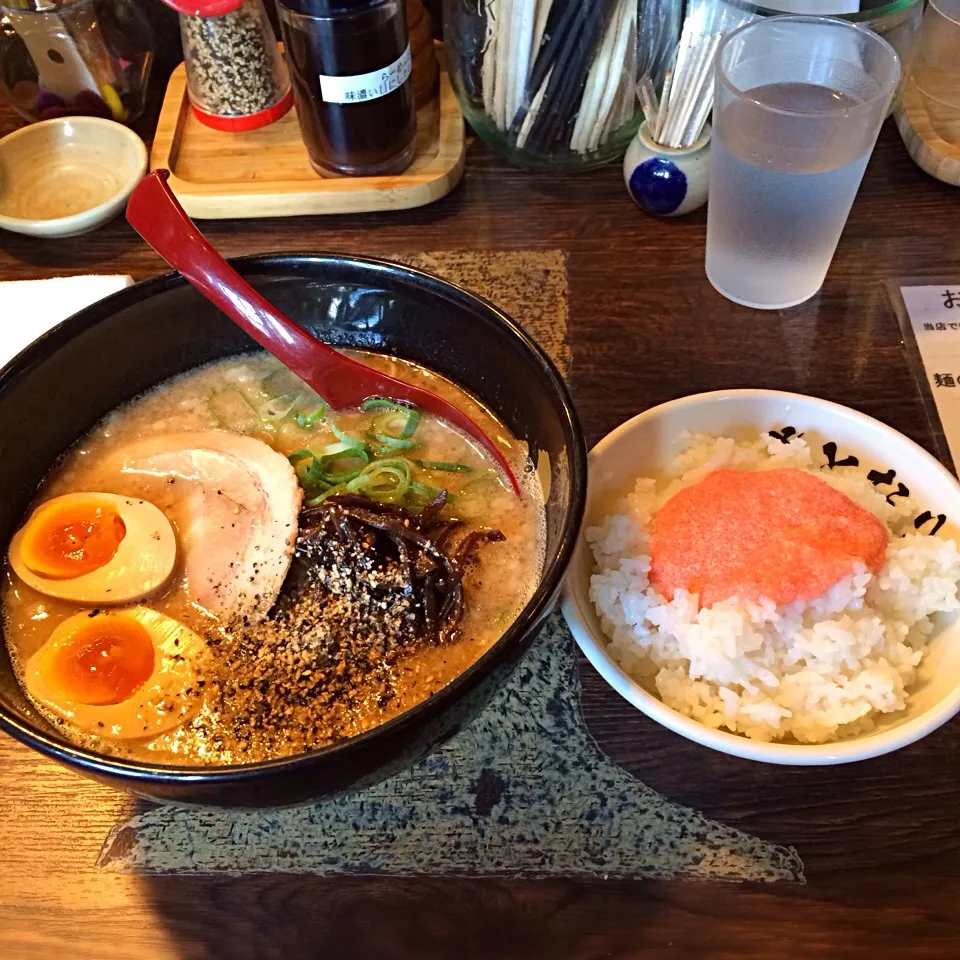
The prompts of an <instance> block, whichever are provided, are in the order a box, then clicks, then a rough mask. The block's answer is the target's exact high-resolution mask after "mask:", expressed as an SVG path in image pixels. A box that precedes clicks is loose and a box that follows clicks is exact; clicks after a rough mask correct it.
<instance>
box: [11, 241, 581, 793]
mask: <svg viewBox="0 0 960 960" xmlns="http://www.w3.org/2000/svg"><path fill="white" fill-rule="evenodd" d="M228 262H229V263H230V264H231V265H232V266H233V267H234V269H236V270H237V272H238V273H239V274H240V275H241V276H244V275H246V274H247V273H254V272H258V271H259V272H267V273H270V272H271V271H279V270H281V269H287V270H289V268H291V267H295V266H298V265H299V266H331V267H336V266H342V265H351V266H358V267H360V268H366V269H370V270H372V271H373V273H374V274H375V275H377V276H393V277H396V276H398V275H399V276H402V277H404V279H405V280H407V281H413V282H416V283H417V284H419V285H421V286H426V287H427V288H429V289H431V290H433V291H435V292H442V293H444V294H445V295H448V296H452V298H453V299H454V300H457V301H460V302H464V301H466V302H468V303H472V304H473V305H479V306H480V307H482V308H483V309H484V311H485V312H486V313H487V314H488V315H490V316H491V317H492V318H493V319H495V320H497V321H499V323H500V324H501V326H503V327H504V328H505V329H506V331H507V332H508V333H510V334H512V338H513V340H514V342H515V343H517V344H518V345H519V346H520V347H521V348H526V350H527V351H529V353H530V354H531V355H532V356H533V359H534V360H535V361H536V362H537V364H538V365H539V366H540V368H541V370H542V372H543V373H544V374H545V375H546V379H547V380H548V382H550V383H551V384H552V386H553V388H554V390H555V392H556V395H557V396H558V398H559V399H560V401H561V405H562V408H563V430H564V434H565V435H566V441H567V458H568V470H569V474H570V505H571V508H570V513H569V514H568V516H567V519H566V521H565V523H564V529H563V532H562V535H561V538H560V543H559V545H558V548H557V551H556V554H555V556H554V559H553V560H552V562H549V563H548V565H547V567H546V568H545V570H544V573H543V576H542V577H541V580H540V584H539V586H538V587H537V589H536V591H535V592H534V594H533V596H532V597H531V598H530V600H529V601H528V602H527V604H526V606H525V607H524V608H523V610H521V611H520V614H519V616H518V617H517V619H516V620H514V622H513V623H512V624H511V625H510V627H509V628H508V629H507V630H506V632H505V633H504V634H503V635H502V636H501V637H500V639H499V640H497V642H496V643H494V644H493V646H491V647H490V648H489V649H488V650H487V651H486V652H485V653H484V654H483V655H482V656H481V657H479V658H478V659H477V660H476V661H475V662H474V663H473V664H472V665H471V666H470V667H468V668H467V669H466V670H465V671H464V672H463V673H461V674H459V675H458V676H457V677H455V678H454V679H453V680H452V681H451V682H450V683H448V684H447V685H446V686H445V687H443V688H442V689H440V690H438V691H437V692H436V693H435V694H433V695H432V696H431V697H428V698H427V699H426V700H423V701H421V702H420V703H418V704H416V705H415V706H413V707H411V708H410V709H409V710H404V711H403V712H402V713H400V714H398V715H397V716H396V717H393V718H391V719H390V720H388V721H386V722H385V723H381V724H378V725H377V726H375V727H372V728H371V729H369V730H366V731H364V732H363V733H360V734H357V735H356V736H354V737H348V738H347V739H345V740H341V741H338V742H336V743H332V744H330V745H328V746H325V747H319V748H317V749H314V750H308V751H305V752H304V753H297V754H292V755H291V756H289V757H279V758H276V759H273V760H262V761H258V762H256V763H247V764H224V765H222V766H211V767H200V766H174V765H167V764H150V763H145V762H142V761H137V760H127V759H123V758H117V757H110V756H107V755H105V754H100V753H95V752H94V751H92V750H86V749H84V748H82V747H77V746H74V745H72V744H65V743H62V742H60V741H58V740H54V739H53V738H52V737H50V736H48V735H46V734H45V733H44V732H43V731H42V730H39V729H37V728H36V727H34V726H33V725H28V724H26V723H23V722H22V721H20V720H19V719H18V718H17V717H16V716H13V715H11V713H10V711H8V710H7V708H6V707H5V706H3V705H2V704H0V729H2V730H4V731H5V732H7V733H9V734H10V735H11V736H13V737H14V738H15V739H17V740H19V741H21V742H22V743H25V744H27V745H28V746H30V747H32V748H33V749H35V750H37V751H38V752H40V753H42V754H44V755H46V756H48V757H52V758H53V759H56V760H61V761H64V762H67V763H69V764H70V765H72V766H74V767H77V768H80V769H82V770H84V771H86V772H89V773H92V774H95V775H99V776H106V777H115V778H122V779H124V780H127V781H139V782H144V783H164V784H191V783H194V784H197V783H199V784H204V785H209V786H215V785H228V784H237V783H243V782H245V781H251V780H259V779H260V778H261V777H262V776H263V775H264V774H271V773H278V772H289V771H290V769H291V768H295V767H297V766H299V765H300V764H303V763H306V762H310V761H313V760H316V759H318V758H320V757H324V758H325V759H329V758H333V757H334V756H335V755H337V754H348V753H351V752H353V751H355V750H358V749H362V748H363V747H364V745H365V744H366V743H367V742H368V741H369V740H371V739H373V738H375V737H382V736H384V735H385V734H388V733H392V732H394V731H397V730H402V728H403V727H405V726H407V725H409V724H411V723H413V722H414V721H416V720H417V719H418V717H419V716H420V715H421V714H422V713H424V712H425V711H426V710H427V709H428V707H429V709H431V710H433V709H434V708H435V707H436V705H437V704H438V703H439V704H440V708H441V709H442V707H443V705H444V703H446V702H447V701H451V700H454V699H456V697H457V696H458V693H459V690H460V688H461V687H463V686H465V685H466V684H468V683H469V681H470V679H471V678H472V677H473V676H474V675H475V674H477V673H479V672H481V671H482V669H483V665H484V664H485V663H486V662H487V661H488V660H489V659H491V658H495V657H496V656H497V655H498V654H499V652H500V651H502V650H503V649H504V648H505V647H507V646H509V645H510V644H511V643H516V642H518V641H519V638H520V635H521V634H522V633H523V632H524V631H525V630H526V629H527V628H528V627H529V626H530V625H532V624H536V623H537V622H538V621H539V620H540V619H542V617H543V616H545V615H546V613H548V612H549V605H550V604H552V602H553V601H554V599H555V595H556V593H557V591H558V590H559V588H560V586H561V583H562V580H563V577H564V576H565V574H566V571H567V568H568V566H569V564H570V560H571V558H572V556H573V551H574V548H575V546H576V543H577V538H578V536H579V533H580V527H581V524H582V522H583V514H584V510H585V507H586V487H587V446H586V440H585V438H584V435H583V430H582V428H581V426H580V420H579V417H578V415H577V412H576V408H575V406H574V404H573V399H572V397H571V395H570V390H569V388H568V386H567V384H566V381H565V380H564V379H563V376H562V375H561V374H560V372H559V370H558V369H557V367H556V365H555V364H554V362H553V360H551V358H550V357H549V355H548V354H547V353H546V352H545V351H544V349H543V348H542V347H541V346H540V344H539V343H537V342H536V340H534V339H533V337H531V336H530V335H529V334H528V333H527V332H526V331H525V330H523V328H522V327H520V325H519V324H518V323H517V322H516V321H515V320H513V319H512V318H511V317H510V316H508V315H507V314H506V313H504V312H503V311H502V310H501V309H500V308H499V307H497V306H496V305H495V304H493V303H491V302H490V301H489V300H487V299H486V298H485V297H481V296H480V295H479V294H476V293H473V292H472V291H470V290H467V289H466V288H465V287H462V286H460V285H459V284H456V283H452V282H451V281H449V280H444V279H443V278H441V277H438V276H436V275H435V274H432V273H429V272H427V271H425V270H420V269H418V268H416V267H410V266H407V265H406V264H402V263H397V262H396V261H392V260H386V259H380V258H376V257H362V256H353V255H348V254H338V253H328V252H318V253H297V252H291V253H267V254H252V255H247V256H242V257H231V258H229V261H228ZM178 286H181V287H185V286H187V281H186V280H184V279H183V277H182V276H181V275H180V274H179V273H178V272H176V271H171V272H169V273H163V274H159V275H157V276H155V277H150V278H148V279H146V280H141V281H140V282H138V283H134V284H132V285H131V286H129V287H126V288H124V289H123V290H120V291H118V292H117V293H113V294H111V295H109V296H108V297H105V298H104V299H102V300H99V301H97V302H96V303H94V304H92V305H90V306H89V307H86V308H84V309H83V310H80V311H78V312H77V313H75V314H73V315H72V316H70V317H68V318H67V319H66V320H64V321H62V322H61V323H59V324H57V325H56V326H55V327H52V328H51V329H50V330H49V331H47V332H46V333H44V334H43V335H42V336H40V337H39V338H38V339H36V340H35V341H33V343H31V344H30V345H29V346H27V347H25V348H24V349H23V350H22V351H21V352H20V353H18V354H17V355H16V356H15V357H14V358H13V359H12V360H10V361H9V362H8V363H7V364H5V365H4V366H3V367H2V368H0V399H2V396H3V393H4V387H5V385H6V384H7V382H8V381H9V380H11V379H12V378H14V377H18V376H21V375H23V374H24V373H25V372H27V371H28V370H29V369H30V368H31V367H32V366H33V365H35V364H36V363H39V362H40V361H42V360H44V359H46V358H47V357H49V356H51V355H52V354H53V353H55V352H56V351H57V350H58V349H60V347H61V346H63V345H64V344H66V343H67V342H69V341H70V340H71V339H73V337H75V336H77V335H79V334H80V333H82V332H84V331H86V330H88V329H90V328H91V327H93V326H95V325H96V324H97V323H100V322H101V321H102V320H104V319H106V318H107V317H108V316H110V315H111V314H112V313H114V312H115V311H116V310H120V309H124V308H126V307H129V306H135V305H136V304H137V303H139V302H141V301H142V300H144V299H146V298H148V297H151V296H154V295H156V294H159V293H164V292H166V291H168V290H172V289H175V288H176V287H178Z"/></svg>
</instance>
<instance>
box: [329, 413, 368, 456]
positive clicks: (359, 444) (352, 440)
mask: <svg viewBox="0 0 960 960" xmlns="http://www.w3.org/2000/svg"><path fill="white" fill-rule="evenodd" d="M329 424H330V429H331V430H332V431H333V433H334V435H335V436H336V438H337V439H338V440H340V441H342V442H343V443H349V444H350V446H351V447H354V448H356V449H357V450H362V449H363V448H364V447H365V446H366V444H365V443H364V442H363V441H362V440H357V438H356V437H351V436H350V435H349V434H346V433H344V432H343V431H342V430H341V429H340V428H339V427H338V426H337V425H336V423H334V421H333V420H330V421H329Z"/></svg>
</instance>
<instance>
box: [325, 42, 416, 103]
mask: <svg viewBox="0 0 960 960" xmlns="http://www.w3.org/2000/svg"><path fill="white" fill-rule="evenodd" d="M412 66H413V61H412V59H411V56H410V46H409V44H408V45H407V49H406V50H404V51H403V53H402V54H400V56H399V57H398V58H397V59H396V60H394V62H393V63H391V64H388V65H387V66H385V67H383V68H381V69H380V70H371V71H370V73H358V74H354V75H353V76H349V77H333V76H327V75H326V74H320V95H321V96H322V97H323V99H324V100H325V101H327V103H365V102H366V101H368V100H377V99H379V98H380V97H385V96H387V94H390V93H393V92H394V90H398V89H399V88H400V87H402V86H403V84H404V83H406V81H407V78H408V77H409V76H410V70H411V69H412Z"/></svg>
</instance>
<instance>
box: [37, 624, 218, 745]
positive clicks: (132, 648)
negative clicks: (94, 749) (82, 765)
mask: <svg viewBox="0 0 960 960" xmlns="http://www.w3.org/2000/svg"><path fill="white" fill-rule="evenodd" d="M203 647H204V643H203V640H201V639H200V637H198V636H197V635H196V634H195V633H194V632H193V631H192V630H190V629H189V628H188V627H185V626H184V625H183V624H182V623H180V622H179V621H177V620H173V619H171V618H170V617H167V616H164V615H163V614H162V613H158V612H157V611H156V610H150V609H149V608H147V607H129V608H127V609H124V610H85V611H83V612H82V613H77V614H74V616H72V617H68V618H67V619H66V620H64V621H63V622H62V623H61V624H60V626H58V627H57V628H56V630H54V631H53V633H52V634H50V638H49V639H48V640H47V642H46V643H45V644H44V645H43V646H42V647H41V648H40V649H39V650H38V651H37V652H36V653H35V654H34V655H33V656H32V657H31V658H30V659H29V660H28V661H27V663H26V667H25V670H24V677H23V680H24V686H25V687H26V689H27V692H28V693H29V694H30V695H31V696H32V697H33V699H34V700H35V701H37V702H38V703H39V704H41V705H42V706H44V707H46V708H47V709H49V710H51V711H52V712H53V713H55V714H57V715H58V716H61V717H63V718H64V719H66V720H69V721H70V722H71V723H73V724H74V725H75V726H77V727H79V728H80V729H81V730H83V731H85V732H87V733H92V734H96V735H97V736H101V737H116V738H122V739H136V738H139V737H155V736H157V735H158V734H161V733H163V732H164V731H166V730H172V729H173V728H174V727H176V726H178V725H179V724H180V723H182V722H183V721H184V720H185V719H186V718H187V717H188V716H190V714H191V713H192V712H193V711H194V710H195V709H196V707H197V706H198V705H199V701H200V694H199V690H198V687H197V680H196V660H197V658H198V656H199V655H200V653H201V651H202V650H203Z"/></svg>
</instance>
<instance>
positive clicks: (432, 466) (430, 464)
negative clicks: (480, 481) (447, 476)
mask: <svg viewBox="0 0 960 960" xmlns="http://www.w3.org/2000/svg"><path fill="white" fill-rule="evenodd" d="M413 462H414V463H415V464H416V465H417V466H418V467H421V468H422V469H424V470H445V471H446V472H448V473H472V472H473V467H468V466H467V465H466V464H465V463H453V462H452V461H450V460H414V461H413Z"/></svg>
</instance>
